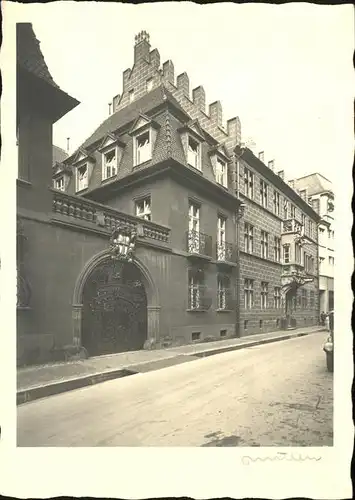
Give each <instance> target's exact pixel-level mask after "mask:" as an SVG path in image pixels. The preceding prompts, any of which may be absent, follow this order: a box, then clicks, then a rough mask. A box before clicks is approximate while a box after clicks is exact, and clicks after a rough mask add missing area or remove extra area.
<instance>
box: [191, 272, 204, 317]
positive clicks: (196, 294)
mask: <svg viewBox="0 0 355 500" xmlns="http://www.w3.org/2000/svg"><path fill="white" fill-rule="evenodd" d="M188 280H189V284H188V309H191V310H197V311H198V310H203V309H204V308H205V307H204V303H205V300H204V299H205V285H204V280H205V278H204V273H203V271H202V270H200V269H189V272H188Z"/></svg>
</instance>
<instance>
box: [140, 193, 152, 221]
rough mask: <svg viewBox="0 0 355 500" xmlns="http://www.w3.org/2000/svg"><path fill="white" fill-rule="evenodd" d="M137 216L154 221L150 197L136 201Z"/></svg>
mask: <svg viewBox="0 0 355 500" xmlns="http://www.w3.org/2000/svg"><path fill="white" fill-rule="evenodd" d="M136 216H137V217H141V218H142V219H145V220H152V211H151V203H150V196H147V197H146V198H144V199H142V200H139V201H136Z"/></svg>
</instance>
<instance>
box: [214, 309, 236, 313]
mask: <svg viewBox="0 0 355 500" xmlns="http://www.w3.org/2000/svg"><path fill="white" fill-rule="evenodd" d="M216 312H218V313H231V312H233V309H216Z"/></svg>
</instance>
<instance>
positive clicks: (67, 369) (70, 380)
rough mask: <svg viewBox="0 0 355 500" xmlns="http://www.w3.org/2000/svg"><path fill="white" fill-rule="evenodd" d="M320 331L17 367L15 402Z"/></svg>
mask: <svg viewBox="0 0 355 500" xmlns="http://www.w3.org/2000/svg"><path fill="white" fill-rule="evenodd" d="M321 331H324V332H325V328H324V327H321V326H313V327H308V328H299V329H297V330H290V331H277V332H269V333H261V334H256V335H250V336H246V337H241V338H232V339H226V340H219V341H216V342H208V343H199V344H192V345H191V344H189V345H184V346H181V347H171V348H168V349H159V350H152V351H134V352H124V353H118V354H112V355H108V356H99V357H94V358H89V359H85V360H77V361H71V362H67V363H52V364H47V365H37V366H30V367H26V368H19V369H18V370H17V404H22V403H25V402H28V401H32V400H34V399H39V398H44V397H47V396H51V395H53V394H59V393H61V392H66V391H70V390H73V389H79V388H81V387H85V386H88V385H92V384H97V383H99V382H105V381H107V380H112V379H115V378H120V377H125V376H127V375H134V374H136V373H145V372H148V371H152V370H159V369H161V368H166V367H168V366H173V365H176V364H180V363H184V362H187V361H193V360H196V359H198V358H201V357H205V356H212V355H214V354H220V353H223V352H228V351H234V350H237V349H243V348H247V347H253V346H256V345H261V344H267V343H270V342H277V341H281V340H287V339H291V338H295V337H301V336H304V335H308V334H311V333H315V332H321ZM320 344H321V341H320Z"/></svg>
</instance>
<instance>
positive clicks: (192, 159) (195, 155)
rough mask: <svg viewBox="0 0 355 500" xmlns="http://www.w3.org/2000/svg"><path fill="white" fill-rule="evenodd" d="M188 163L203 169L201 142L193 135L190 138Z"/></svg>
mask: <svg viewBox="0 0 355 500" xmlns="http://www.w3.org/2000/svg"><path fill="white" fill-rule="evenodd" d="M187 163H188V164H189V165H191V167H194V168H196V169H198V170H201V151H200V144H199V143H198V142H197V141H195V139H193V138H192V137H190V136H189V138H188V146H187Z"/></svg>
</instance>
